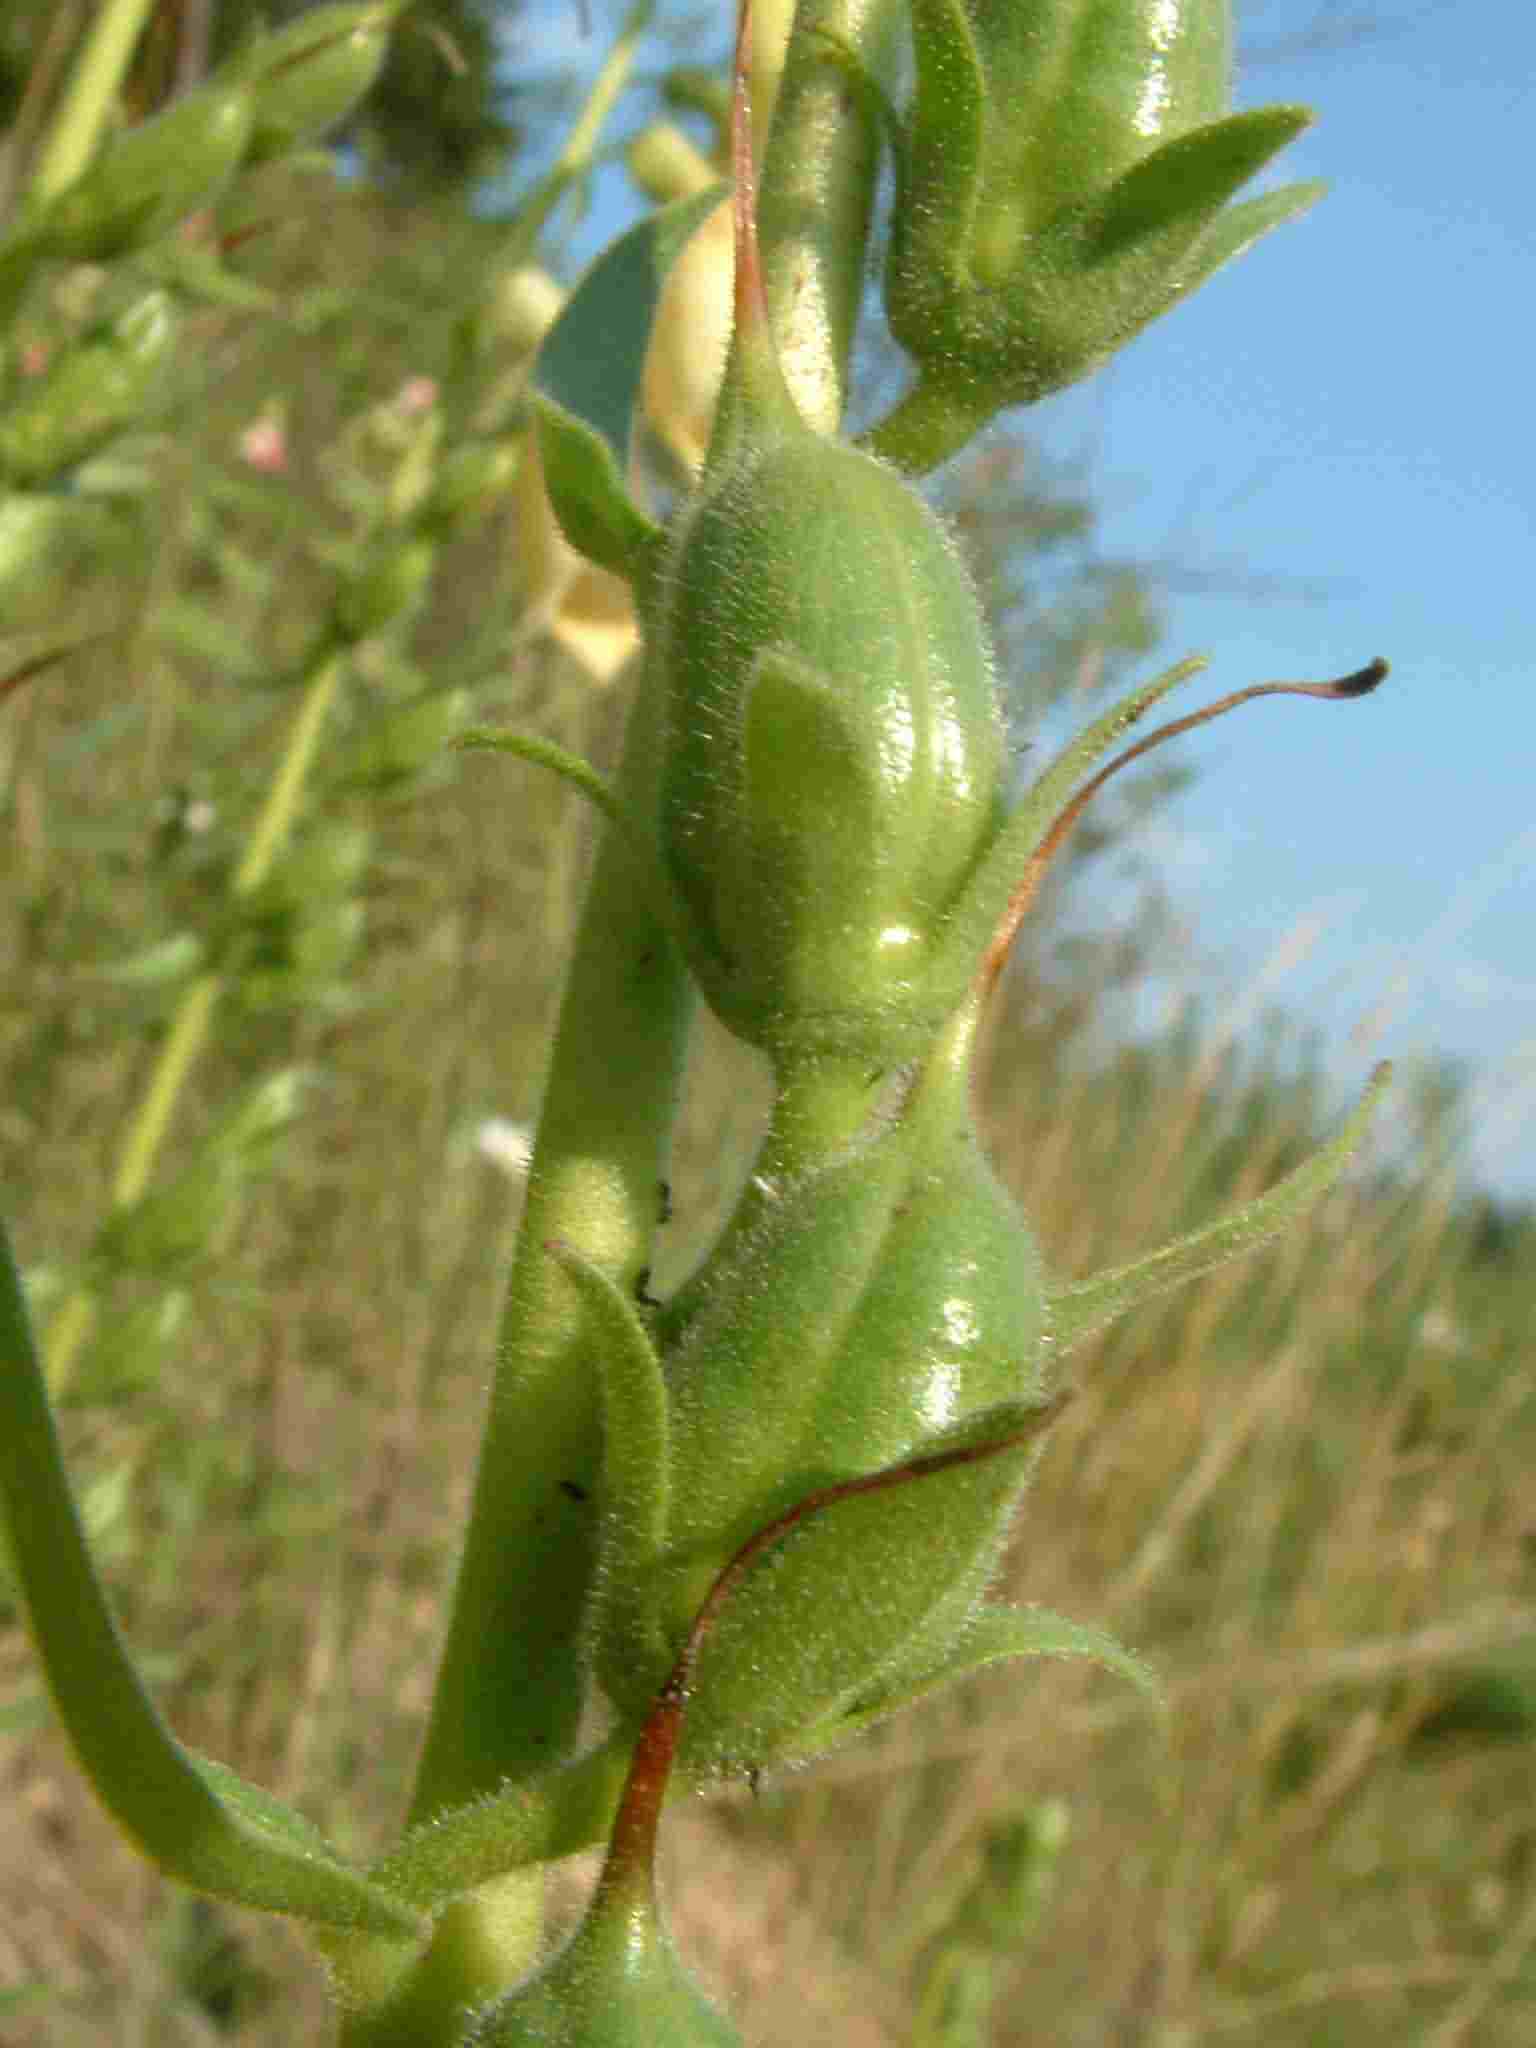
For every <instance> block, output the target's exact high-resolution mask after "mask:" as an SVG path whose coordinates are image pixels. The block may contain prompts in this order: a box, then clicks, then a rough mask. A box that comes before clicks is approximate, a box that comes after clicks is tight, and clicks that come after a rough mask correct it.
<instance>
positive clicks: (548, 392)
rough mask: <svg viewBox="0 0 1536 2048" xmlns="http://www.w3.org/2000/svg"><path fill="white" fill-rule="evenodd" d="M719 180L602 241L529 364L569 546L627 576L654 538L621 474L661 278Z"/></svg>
mask: <svg viewBox="0 0 1536 2048" xmlns="http://www.w3.org/2000/svg"><path fill="white" fill-rule="evenodd" d="M723 196H724V187H723V186H718V185H712V186H711V187H710V188H709V189H708V190H707V191H705V192H699V193H695V194H694V196H693V197H692V198H689V199H681V200H679V201H677V203H676V204H675V205H672V206H666V207H663V208H662V209H661V210H660V211H659V212H657V213H653V214H651V215H650V216H649V217H648V218H647V219H646V220H643V221H642V222H641V223H640V225H639V226H638V227H635V228H632V229H631V230H630V231H629V233H628V234H627V235H622V236H620V238H619V240H618V241H616V242H615V243H613V245H612V246H611V247H610V248H609V249H607V250H606V251H605V252H604V253H603V254H602V255H601V256H600V257H599V258H598V259H597V261H596V262H595V263H594V264H593V265H592V267H591V269H590V270H588V272H587V273H586V275H585V277H583V278H582V280H581V282H580V283H579V284H578V285H577V287H576V289H575V291H574V292H572V294H571V296H570V298H569V299H568V300H567V301H566V303H565V306H564V308H563V309H562V311H561V314H560V317H559V319H558V320H557V321H556V322H555V324H554V326H553V327H552V328H551V329H550V330H549V333H548V334H547V335H546V336H545V339H544V345H543V347H542V348H541V349H540V350H539V357H538V361H537V363H536V364H535V365H534V372H533V389H534V394H535V398H536V402H537V410H538V419H539V447H540V453H541V455H542V457H543V461H544V475H545V482H546V484H547V485H548V488H549V495H550V502H551V503H552V504H553V506H554V508H555V515H556V517H557V518H558V519H559V521H560V524H561V526H562V528H563V529H564V531H565V535H566V538H567V539H568V540H569V541H570V543H571V545H572V546H573V547H575V548H579V549H580V550H581V552H582V553H583V554H584V555H587V556H589V557H590V558H591V559H592V560H593V561H595V562H598V563H600V564H601V565H602V567H604V568H605V569H612V570H614V571H615V572H616V573H618V574H619V575H622V576H633V575H634V574H635V573H636V572H637V569H638V567H639V564H640V562H641V561H642V560H643V558H644V556H645V554H646V553H647V551H648V550H649V549H650V548H651V547H653V546H654V545H655V543H656V542H657V540H658V539H659V537H660V535H659V530H658V528H657V527H656V526H655V524H654V522H653V521H652V520H650V519H649V518H648V517H647V516H646V514H645V513H644V512H643V511H642V510H641V509H640V507H639V506H638V505H636V504H635V502H634V500H633V499H632V498H631V497H630V495H629V491H628V489H627V487H626V485H625V482H624V474H625V468H626V465H627V463H628V461H629V445H630V437H631V434H632V432H633V429H634V424H635V419H636V416H637V413H638V411H639V408H640V392H641V376H642V372H643V371H644V368H645V352H646V347H647V345H648V343H649V340H650V333H651V322H652V319H653V317H654V315H655V311H656V304H657V301H658V299H659V298H660V295H661V287H662V285H663V283H664V282H665V279H666V276H667V273H668V271H669V270H670V269H671V268H672V265H673V264H674V263H675V262H676V260H677V258H678V256H679V254H680V253H681V251H682V248H683V245H684V243H685V242H686V241H687V240H688V237H689V236H690V235H691V234H692V233H693V231H694V229H695V228H696V227H698V225H699V224H700V222H701V221H703V220H704V219H705V218H706V216H707V215H709V214H710V213H712V212H713V211H714V210H715V208H716V207H717V206H718V205H719V203H720V201H721V198H722V197H723Z"/></svg>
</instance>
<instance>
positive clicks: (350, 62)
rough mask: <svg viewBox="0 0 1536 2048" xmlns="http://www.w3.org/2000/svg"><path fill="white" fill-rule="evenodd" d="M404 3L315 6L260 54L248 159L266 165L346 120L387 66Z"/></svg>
mask: <svg viewBox="0 0 1536 2048" xmlns="http://www.w3.org/2000/svg"><path fill="white" fill-rule="evenodd" d="M400 4H401V0H362V4H353V0H342V4H339V5H336V6H330V7H312V8H311V9H310V10H309V12H308V13H307V14H304V15H301V16H300V17H299V19H298V20H297V21H295V22H292V23H290V24H289V26H288V27H287V28H285V29H282V30H280V31H279V33H278V34H276V35H274V36H272V37H270V38H269V39H268V40H267V41H266V42H265V43H264V44H263V45H262V46H261V48H260V50H259V51H258V52H257V55H256V57H255V59H254V62H253V66H252V81H251V83H252V92H253V95H254V100H255V109H254V119H253V125H252V131H251V141H250V147H249V150H248V152H247V161H248V162H250V163H253V164H259V163H265V162H266V161H267V159H268V158H269V157H275V156H286V155H287V154H288V152H289V151H290V150H295V149H299V148H301V147H302V146H303V145H304V144H305V143H308V142H314V141H316V140H318V139H319V137H320V136H322V135H324V134H326V133H327V131H328V130H330V129H332V128H334V127H335V126H336V124H337V122H338V121H343V120H345V119H346V117H347V115H348V114H350V113H351V111H352V109H353V108H354V107H355V106H356V105H357V103H358V101H359V100H360V99H361V98H362V97H363V95H364V93H366V92H367V91H368V89H369V87H370V86H371V85H372V84H373V82H374V80H375V79H376V78H377V77H378V75H379V72H380V70H381V68H382V66H383V63H384V58H385V55H386V53H387V51H388V49H389V31H390V28H391V25H392V24H393V22H394V18H395V16H396V15H397V14H398V13H399V12H400Z"/></svg>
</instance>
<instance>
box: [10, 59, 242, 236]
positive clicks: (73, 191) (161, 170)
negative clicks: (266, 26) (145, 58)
mask: <svg viewBox="0 0 1536 2048" xmlns="http://www.w3.org/2000/svg"><path fill="white" fill-rule="evenodd" d="M251 117H252V100H251V94H250V91H249V89H248V87H247V86H246V84H245V82H244V80H243V79H233V80H229V81H226V82H222V83H221V82H220V81H219V80H218V79H214V80H212V81H211V82H210V83H209V84H208V85H206V86H204V87H203V88H202V89H201V91H198V92H194V93H189V94H188V95H187V96H186V98H185V99H180V100H177V101H176V103H175V104H174V105H173V106H171V107H168V108H167V109H166V111H165V112H164V113H163V114H157V115H156V116H155V118H154V119H153V120H150V121H144V122H141V123H140V124H139V126H138V127H136V128H130V129H129V130H128V131H127V132H126V134H123V135H120V136H119V137H118V138H117V139H116V140H115V141H114V142H112V143H110V144H109V145H108V146H107V148H106V149H104V150H103V151H102V153H101V155H100V156H99V157H97V159H96V161H95V162H94V163H93V164H92V165H91V167H90V169H89V170H87V171H86V173H85V174H84V176H83V177H81V178H79V179H77V180H76V182H75V183H74V184H73V185H71V186H69V187H68V189H67V190H65V191H64V192H61V193H60V194H59V196H58V198H57V199H56V200H55V201H54V202H53V204H52V205H51V206H50V207H49V208H48V210H47V213H46V214H45V215H44V217H43V219H42V222H41V226H40V235H41V245H42V247H43V249H44V250H45V251H46V253H47V254H48V255H50V256H54V257H60V258H64V259H66V260H68V261H70V262H75V263H109V262H111V261H112V259H113V258H114V257H117V256H121V255H124V254H125V253H126V252H127V251H129V250H130V249H138V248H142V247H143V246H144V244H145V243H146V242H152V241H155V240H157V239H158V238H159V237H160V236H162V235H166V234H169V233H170V231H171V229H172V228H174V227H175V226H176V225H177V223H178V222H179V221H182V220H185V219H186V217H187V215H188V214H190V213H195V212H196V211H197V209H198V208H199V207H201V206H206V205H208V204H209V203H210V201H212V200H213V199H215V198H217V196H218V194H219V193H220V192H221V191H222V190H223V187H224V185H225V184H226V183H227V181H228V180H229V178H230V177H231V176H232V175H233V173H234V171H235V169H236V168H237V166H238V165H239V163H240V160H241V158H242V157H243V156H244V154H245V151H246V146H247V144H248V143H249V141H250V136H251Z"/></svg>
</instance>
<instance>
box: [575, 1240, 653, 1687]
mask: <svg viewBox="0 0 1536 2048" xmlns="http://www.w3.org/2000/svg"><path fill="white" fill-rule="evenodd" d="M544 1249H545V1250H546V1251H547V1252H548V1253H549V1255H550V1257H551V1258H552V1259H554V1260H555V1261H556V1262H557V1263H558V1264H559V1265H560V1266H562V1267H563V1268H564V1269H565V1271H566V1273H567V1274H568V1275H569V1276H570V1278H571V1281H572V1282H573V1284H574V1285H575V1287H576V1289H577V1292H578V1293H579V1294H580V1295H581V1298H582V1303H583V1306H584V1307H585V1309H586V1311H587V1314H588V1316H589V1317H590V1318H591V1325H592V1336H593V1340H594V1351H595V1355H596V1357H597V1359H598V1361H599V1367H600V1370H601V1373H602V1381H603V1462H602V1493H601V1508H602V1515H603V1532H602V1539H601V1543H600V1546H599V1551H598V1583H599V1587H600V1592H599V1596H598V1606H599V1619H598V1622H597V1628H598V1630H599V1631H600V1632H602V1633H603V1634H604V1635H605V1636H606V1635H608V1634H609V1632H610V1631H611V1632H612V1638H613V1640H616V1641H617V1642H618V1643H620V1644H621V1645H622V1653H623V1654H625V1655H627V1656H630V1657H633V1658H635V1659H637V1660H640V1661H642V1662H644V1663H646V1664H653V1665H654V1666H655V1667H656V1683H657V1685H658V1686H659V1685H660V1684H661V1682H662V1680H663V1679H664V1678H665V1676H666V1672H667V1668H668V1666H669V1664H670V1662H671V1654H670V1652H669V1651H668V1649H667V1646H666V1643H665V1640H664V1639H663V1636H662V1633H661V1629H660V1626H659V1623H658V1620H657V1616H656V1610H655V1601H654V1599H653V1598H652V1597H651V1594H652V1589H653V1588H654V1585H655V1578H656V1566H657V1562H658V1560H659V1559H660V1557H661V1555H662V1551H663V1549H664V1547H665V1544H666V1538H667V1516H668V1507H669V1491H668V1484H667V1481H668V1474H669V1472H670V1469H671V1460H672V1451H671V1428H670V1419H669V1414H668V1405H667V1385H666V1381H665V1379H664V1378H663V1376H662V1370H661V1360H660V1358H659V1357H658V1356H657V1354H656V1347H655V1346H654V1344H653V1343H652V1342H651V1336H650V1332H649V1331H648V1330H647V1329H646V1327H645V1325H644V1323H642V1322H641V1320H640V1317H639V1316H638V1314H637V1313H636V1311H635V1305H634V1303H633V1302H632V1301H630V1300H629V1299H628V1297H627V1296H626V1295H625V1294H624V1292H623V1290H622V1289H621V1288H619V1287H616V1286H615V1285H614V1283H613V1281H612V1280H611V1279H610V1278H609V1276H608V1274H607V1273H605V1272H604V1271H603V1269H602V1267H601V1266H599V1265H597V1264H596V1263H595V1262H594V1261H593V1260H591V1259H589V1258H586V1257H585V1256H584V1255H583V1254H582V1253H581V1252H579V1251H577V1250H576V1248H575V1246H574V1245H570V1244H566V1243H563V1242H561V1241H560V1240H558V1239H556V1240H552V1241H551V1242H550V1243H548V1244H546V1245H545V1247H544Z"/></svg>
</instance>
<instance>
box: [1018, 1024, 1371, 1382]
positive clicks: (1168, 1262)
mask: <svg viewBox="0 0 1536 2048" xmlns="http://www.w3.org/2000/svg"><path fill="white" fill-rule="evenodd" d="M1391 1076H1392V1069H1391V1067H1390V1065H1389V1064H1388V1063H1387V1062H1385V1061H1383V1062H1382V1064H1381V1065H1380V1066H1378V1067H1377V1068H1376V1070H1375V1072H1374V1073H1373V1074H1372V1076H1371V1080H1370V1086H1369V1087H1368V1088H1367V1089H1366V1091H1365V1094H1364V1095H1363V1096H1362V1098H1361V1100H1360V1103H1359V1105H1358V1107H1357V1108H1356V1109H1355V1111H1354V1113H1353V1114H1352V1115H1351V1116H1350V1117H1349V1119H1348V1121H1347V1122H1346V1123H1345V1125H1344V1128H1343V1129H1342V1130H1341V1131H1340V1133H1339V1135H1338V1136H1337V1137H1336V1138H1335V1139H1334V1140H1333V1141H1332V1143H1331V1144H1327V1145H1324V1146H1322V1147H1321V1148H1320V1149H1319V1150H1318V1151H1316V1152H1314V1153H1313V1155H1312V1157H1311V1158H1310V1159H1308V1160H1307V1161H1306V1162H1305V1163H1304V1164H1303V1165H1301V1166H1298V1167H1297V1168H1296V1170H1295V1171H1294V1173H1289V1174H1287V1175H1286V1177H1285V1179H1284V1180H1282V1181H1280V1182H1279V1183H1278V1184H1277V1185H1276V1186H1274V1187H1272V1188H1271V1189H1270V1190H1269V1192H1268V1193H1267V1194H1263V1195H1259V1196H1258V1197H1256V1199H1255V1200H1253V1201H1251V1202H1245V1203H1244V1204H1243V1206H1242V1207H1241V1208H1240V1209H1234V1210H1233V1211H1232V1212H1231V1214H1230V1215H1227V1216H1222V1217H1219V1218H1218V1219H1217V1221H1216V1222H1214V1223H1208V1224H1206V1225H1205V1227H1204V1228H1203V1229H1201V1230H1192V1231H1190V1233H1189V1234H1188V1236H1187V1237H1180V1238H1176V1239H1175V1240H1174V1241H1173V1243H1172V1244H1165V1245H1163V1246H1162V1247H1161V1248H1160V1249H1159V1250H1158V1251H1155V1252H1149V1253H1148V1254H1147V1256H1146V1257H1145V1258H1141V1259H1133V1260H1132V1261H1131V1262H1130V1264H1129V1265H1125V1266H1112V1267H1110V1268H1109V1269H1108V1270H1107V1271H1106V1272H1103V1273H1095V1274H1094V1275H1092V1277H1091V1278H1089V1279H1087V1280H1081V1281H1079V1282H1078V1283H1077V1284H1076V1285H1075V1286H1072V1287H1065V1288H1062V1289H1061V1290H1060V1291H1059V1292H1058V1293H1055V1294H1052V1295H1051V1296H1049V1297H1048V1301H1047V1311H1048V1314H1049V1317H1050V1327H1051V1333H1052V1345H1053V1349H1054V1352H1055V1355H1056V1356H1057V1357H1058V1358H1064V1357H1065V1356H1066V1354H1067V1353H1068V1352H1069V1351H1072V1350H1074V1349H1075V1348H1076V1347H1077V1346H1078V1345H1079V1344H1085V1343H1086V1342H1087V1341H1088V1339H1089V1338H1090V1337H1094V1336H1097V1335H1098V1333H1099V1331H1100V1330H1103V1329H1107V1328H1108V1326H1109V1325H1110V1324H1111V1323H1112V1322H1115V1321H1116V1320H1117V1319H1118V1318H1119V1317H1120V1316H1123V1315H1124V1314H1125V1312H1126V1311H1127V1309H1131V1308H1135V1307H1136V1306H1137V1305H1138V1304H1139V1303H1141V1302H1143V1301H1148V1300H1150V1299H1151V1297H1152V1296H1153V1295H1155V1294H1161V1293H1163V1292H1164V1291H1165V1289H1167V1288H1170V1287H1180V1286H1182V1285H1183V1283H1184V1282H1185V1281H1186V1280H1193V1279H1195V1278H1197V1277H1198V1275H1200V1274H1201V1273H1208V1272H1210V1271H1211V1269H1212V1268H1213V1267H1215V1266H1224V1265H1225V1264H1226V1263H1227V1261H1228V1260H1229V1259H1236V1258H1241V1257H1242V1255H1243V1254H1244V1253H1245V1252H1251V1251H1256V1250H1257V1249H1258V1248H1259V1246H1260V1245H1263V1244H1267V1243H1268V1242H1269V1240H1270V1239H1271V1238H1272V1237H1276V1236H1278V1234H1279V1233H1280V1232H1281V1231H1282V1230H1284V1229H1285V1227H1286V1225H1287V1224H1288V1223H1291V1222H1293V1221H1294V1220H1295V1219H1296V1218H1297V1217H1298V1216H1300V1215H1302V1214H1303V1213H1304V1212H1305V1211H1306V1210H1307V1209H1309V1208H1310V1207H1311V1206H1312V1204H1313V1203H1314V1202H1315V1201H1316V1200H1317V1199H1318V1197H1319V1196H1320V1195H1323V1194H1326V1192H1327V1191H1328V1189H1329V1188H1331V1187H1332V1186H1333V1184H1334V1182H1335V1181H1336V1180H1337V1179H1338V1178H1339V1176H1340V1174H1342V1173H1343V1171H1344V1169H1345V1167H1346V1166H1347V1165H1348V1164H1349V1161H1350V1158H1351V1156H1352V1155H1353V1153H1354V1151H1355V1149H1356V1147H1357V1146H1358V1145H1359V1143H1360V1141H1361V1139H1362V1138H1363V1137H1364V1136H1365V1133H1366V1127H1367V1126H1368V1125H1369V1123H1370V1121H1371V1118H1372V1116H1373V1115H1374V1114H1375V1111H1376V1105H1377V1104H1378V1103H1379V1102H1380V1100H1381V1097H1382V1094H1383V1092H1384V1090H1385V1089H1386V1086H1387V1083H1388V1081H1389V1080H1390V1079H1391Z"/></svg>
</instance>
